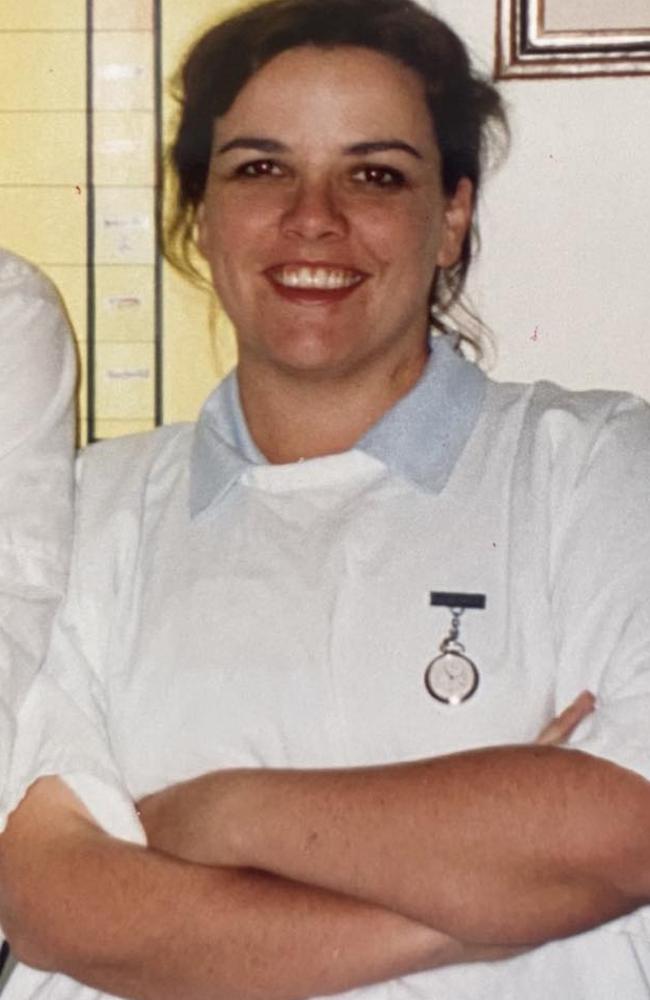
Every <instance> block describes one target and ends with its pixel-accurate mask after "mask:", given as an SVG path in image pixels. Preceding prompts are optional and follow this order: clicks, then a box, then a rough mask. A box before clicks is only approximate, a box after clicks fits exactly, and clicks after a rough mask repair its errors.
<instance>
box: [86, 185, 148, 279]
mask: <svg viewBox="0 0 650 1000" xmlns="http://www.w3.org/2000/svg"><path fill="white" fill-rule="evenodd" d="M95 206H96V210H95V237H96V249H95V259H96V261H97V263H98V264H149V263H151V262H152V261H153V257H154V248H155V231H154V224H155V219H154V194H153V191H152V189H151V188H99V189H98V190H97V191H96V193H95Z"/></svg>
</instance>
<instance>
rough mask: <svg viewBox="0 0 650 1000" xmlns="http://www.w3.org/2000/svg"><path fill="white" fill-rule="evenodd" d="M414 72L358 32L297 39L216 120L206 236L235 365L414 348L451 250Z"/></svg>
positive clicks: (304, 367)
mask: <svg viewBox="0 0 650 1000" xmlns="http://www.w3.org/2000/svg"><path fill="white" fill-rule="evenodd" d="M470 216H471V185H470V183H469V181H461V183H460V184H459V186H458V189H457V191H456V192H455V194H454V196H453V197H451V198H447V197H446V196H445V195H444V193H443V190H442V185H441V180H440V155H439V151H438V147H437V143H436V139H435V136H434V134H433V129H432V126H431V122H430V118H429V114H428V110H427V107H426V104H425V99H424V92H423V86H422V83H421V81H420V79H419V77H418V76H417V75H416V74H415V73H414V72H413V71H412V70H410V69H408V68H406V67H404V66H402V65H401V64H400V63H398V62H397V61H396V60H393V59H392V58H390V57H387V56H384V55H382V54H380V53H378V52H375V51H372V50H369V49H363V48H353V47H340V48H334V49H319V48H316V47H312V46H303V47H300V48H295V49H290V50H288V51H286V52H284V53H282V54H281V55H279V56H276V57H275V58H274V59H273V60H272V61H271V62H269V63H267V64H266V65H265V66H264V67H263V68H262V69H261V70H259V72H258V73H256V74H255V76H253V77H252V78H251V79H250V80H249V81H248V83H247V84H246V86H245V87H244V88H243V89H242V90H241V91H240V93H239V95H238V96H237V99H236V100H235V102H234V103H233V105H232V106H231V108H230V110H229V111H228V112H227V114H225V115H223V116H222V117H221V118H219V119H217V121H216V124H215V133H214V143H213V152H212V162H211V167H210V172H209V178H208V184H207V187H206V193H205V199H204V202H203V204H202V206H201V208H200V211H199V231H198V236H199V247H200V249H201V251H202V253H203V254H204V256H205V257H206V259H207V261H208V262H209V265H210V268H211V271H212V277H213V281H214V285H215V288H216V290H217V293H218V295H219V297H220V299H221V301H222V303H223V305H224V308H225V309H226V311H227V313H228V315H229V316H230V318H231V320H232V321H233V323H234V326H235V329H236V331H237V338H238V344H239V355H240V366H243V365H246V364H249V365H250V364H254V365H256V366H257V367H258V368H259V366H260V365H261V366H271V367H272V368H274V369H275V370H283V371H285V372H291V373H293V374H299V375H301V376H302V377H313V376H317V377H327V376H338V375H344V374H349V373H354V372H355V371H357V370H359V369H360V368H362V367H363V366H364V365H368V364H376V363H380V364H385V365H386V366H387V370H391V369H392V370H397V369H396V367H395V366H399V364H400V363H403V362H404V361H408V360H409V358H412V357H416V356H418V355H422V353H423V346H424V344H425V342H426V334H427V328H428V298H429V291H430V288H431V282H432V278H433V274H434V271H435V269H436V268H437V267H448V266H450V265H451V264H453V263H455V262H456V260H457V259H458V256H459V254H460V249H461V246H462V242H463V238H464V236H465V233H466V230H467V227H468V225H469V223H470Z"/></svg>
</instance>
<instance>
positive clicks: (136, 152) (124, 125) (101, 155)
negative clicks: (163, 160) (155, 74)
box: [93, 111, 155, 187]
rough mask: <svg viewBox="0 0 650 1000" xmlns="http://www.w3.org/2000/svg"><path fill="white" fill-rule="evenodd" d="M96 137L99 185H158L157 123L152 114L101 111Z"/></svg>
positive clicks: (96, 115) (95, 121)
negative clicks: (155, 144)
mask: <svg viewBox="0 0 650 1000" xmlns="http://www.w3.org/2000/svg"><path fill="white" fill-rule="evenodd" d="M93 133H94V143H93V149H94V178H95V184H97V185H98V186H100V187H101V186H102V185H107V186H108V185H115V184H137V185H140V186H142V187H144V186H146V185H150V186H151V185H153V184H154V181H155V153H154V122H153V117H152V115H151V113H150V112H147V111H145V112H142V111H98V112H97V113H96V114H95V116H94V120H93Z"/></svg>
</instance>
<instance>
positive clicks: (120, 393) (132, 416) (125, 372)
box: [95, 344, 154, 420]
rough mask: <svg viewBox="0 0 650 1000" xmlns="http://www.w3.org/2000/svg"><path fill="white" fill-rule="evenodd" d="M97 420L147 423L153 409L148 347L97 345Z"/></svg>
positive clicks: (150, 354) (152, 355)
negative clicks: (140, 421) (144, 421)
mask: <svg viewBox="0 0 650 1000" xmlns="http://www.w3.org/2000/svg"><path fill="white" fill-rule="evenodd" d="M96 356H97V379H96V383H95V397H96V417H97V420H119V419H123V420H147V419H148V418H149V417H150V414H151V412H152V410H153V394H154V354H153V345H151V344H98V345H97V348H96Z"/></svg>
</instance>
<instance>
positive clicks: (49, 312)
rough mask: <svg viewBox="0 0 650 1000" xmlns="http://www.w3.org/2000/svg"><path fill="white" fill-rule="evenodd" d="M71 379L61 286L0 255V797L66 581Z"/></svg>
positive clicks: (0, 819)
mask: <svg viewBox="0 0 650 1000" xmlns="http://www.w3.org/2000/svg"><path fill="white" fill-rule="evenodd" d="M75 378H76V360H75V354H74V347H73V341H72V335H71V332H70V328H69V326H68V322H67V320H66V317H65V313H64V311H63V306H62V304H61V302H60V299H59V297H58V295H57V293H56V291H55V289H54V288H53V286H52V285H51V284H50V282H49V281H48V279H46V278H45V277H44V276H43V275H42V274H40V272H38V271H37V270H36V269H35V268H33V267H32V266H31V265H29V264H28V263H27V262H26V261H23V260H21V259H20V258H17V257H14V256H13V255H12V254H9V253H7V252H6V251H4V250H0V792H1V790H2V787H3V785H4V779H5V768H6V766H7V763H8V761H9V759H10V755H11V745H12V742H13V735H14V717H15V713H16V711H17V710H18V706H19V704H20V702H21V700H22V698H23V697H24V695H25V692H26V690H27V688H28V686H29V684H30V682H31V680H32V678H33V677H34V674H35V673H36V670H37V669H38V667H39V666H40V663H41V661H42V659H43V656H44V654H45V650H46V647H47V641H48V637H49V632H50V627H51V623H52V618H53V615H54V612H55V609H56V606H57V604H58V602H59V600H60V598H61V596H62V593H63V588H64V584H65V578H66V574H67V568H68V553H69V545H70V534H71V525H72V478H73V448H74V410H73V394H74V386H75ZM0 806H1V803H0ZM3 811H4V810H3V809H2V808H0V829H1V828H2V825H3V819H4V817H3Z"/></svg>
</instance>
